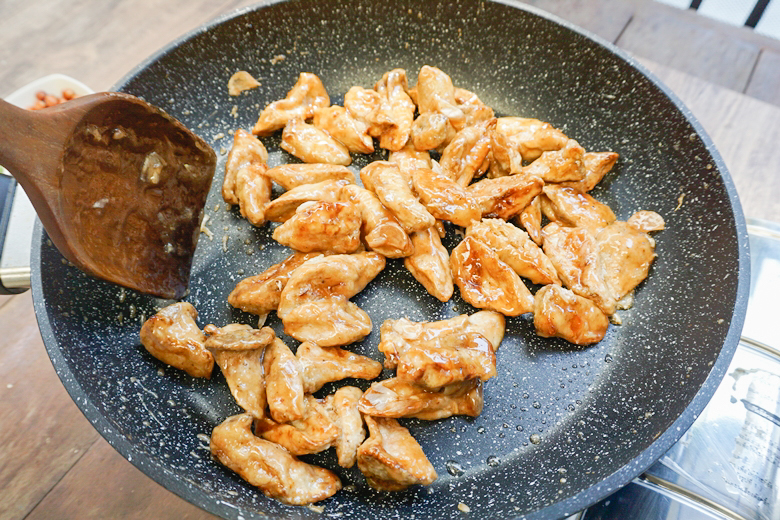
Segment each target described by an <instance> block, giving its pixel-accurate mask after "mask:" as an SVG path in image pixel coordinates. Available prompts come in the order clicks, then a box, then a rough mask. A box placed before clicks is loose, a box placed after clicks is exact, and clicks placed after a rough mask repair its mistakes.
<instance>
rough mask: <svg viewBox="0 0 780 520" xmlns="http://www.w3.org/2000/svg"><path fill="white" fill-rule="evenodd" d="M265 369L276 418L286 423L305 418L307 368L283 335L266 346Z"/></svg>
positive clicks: (270, 401)
mask: <svg viewBox="0 0 780 520" xmlns="http://www.w3.org/2000/svg"><path fill="white" fill-rule="evenodd" d="M263 369H264V370H265V394H266V400H267V401H268V409H269V410H270V412H271V417H272V418H273V420H274V421H276V422H280V423H285V422H290V421H295V420H297V419H301V418H302V417H303V412H304V401H303V396H304V391H303V369H302V367H301V366H300V364H299V363H298V360H297V359H296V357H295V355H294V354H293V353H292V352H291V351H290V348H289V347H288V346H287V345H285V344H284V342H283V341H282V340H280V339H279V338H275V339H274V341H273V342H271V344H270V345H269V346H268V347H267V348H266V349H265V356H264V358H263ZM271 440H273V439H271ZM296 455H300V453H296Z"/></svg>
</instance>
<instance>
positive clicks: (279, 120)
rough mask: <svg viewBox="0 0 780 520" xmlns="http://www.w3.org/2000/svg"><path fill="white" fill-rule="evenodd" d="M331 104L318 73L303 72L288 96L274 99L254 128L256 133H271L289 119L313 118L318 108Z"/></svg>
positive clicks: (280, 127)
mask: <svg viewBox="0 0 780 520" xmlns="http://www.w3.org/2000/svg"><path fill="white" fill-rule="evenodd" d="M329 105H330V98H329V97H328V93H327V92H326V91H325V86H324V85H323V84H322V81H320V78H318V77H317V76H316V75H314V74H311V73H308V72H302V73H301V74H300V75H299V76H298V81H297V82H296V83H295V86H293V88H292V90H290V91H289V92H288V93H287V97H285V98H284V99H280V100H279V101H274V102H273V103H271V104H270V105H268V106H267V107H265V108H264V109H263V111H262V112H261V113H260V117H259V119H258V120H257V123H255V126H254V128H252V133H253V134H255V135H263V136H265V135H271V134H273V133H274V132H276V131H277V130H281V129H282V128H284V126H285V125H286V124H287V122H288V121H290V120H291V119H295V118H301V119H304V120H307V119H311V118H312V116H314V111H315V110H316V109H317V108H324V107H327V106H329Z"/></svg>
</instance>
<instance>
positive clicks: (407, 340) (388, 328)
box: [378, 311, 506, 369]
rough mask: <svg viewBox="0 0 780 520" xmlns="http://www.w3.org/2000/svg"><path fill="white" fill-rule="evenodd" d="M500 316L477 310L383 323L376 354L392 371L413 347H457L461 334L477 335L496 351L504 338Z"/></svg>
mask: <svg viewBox="0 0 780 520" xmlns="http://www.w3.org/2000/svg"><path fill="white" fill-rule="evenodd" d="M505 327H506V321H505V319H504V315H503V314H499V313H498V312H494V311H479V312H476V313H474V314H471V315H468V314H461V315H460V316H455V317H454V318H449V319H446V320H439V321H423V322H414V321H409V320H408V319H406V318H401V319H398V320H386V321H385V322H384V323H383V324H382V326H381V328H380V342H379V347H378V348H379V351H380V352H382V353H383V354H384V355H385V368H389V369H394V368H396V366H397V365H398V359H399V358H400V356H401V354H403V353H404V352H406V350H408V349H410V348H412V347H418V346H422V347H425V348H446V347H448V346H450V345H453V344H457V343H458V341H459V338H460V337H461V336H462V335H463V334H479V335H481V336H483V337H484V338H486V339H487V340H488V341H489V342H490V344H491V345H492V347H493V350H494V351H495V350H498V347H499V346H500V345H501V341H502V340H503V338H504V329H505Z"/></svg>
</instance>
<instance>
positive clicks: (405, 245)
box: [342, 184, 414, 258]
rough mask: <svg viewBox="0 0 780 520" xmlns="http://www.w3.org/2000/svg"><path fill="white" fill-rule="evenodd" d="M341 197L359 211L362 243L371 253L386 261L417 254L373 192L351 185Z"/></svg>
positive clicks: (392, 216) (407, 237) (403, 232)
mask: <svg viewBox="0 0 780 520" xmlns="http://www.w3.org/2000/svg"><path fill="white" fill-rule="evenodd" d="M342 195H343V196H344V197H345V198H346V199H347V200H349V201H350V202H352V203H353V204H355V205H356V206H357V207H358V208H359V209H360V216H361V219H362V225H361V232H362V235H363V240H364V241H365V243H366V246H367V247H368V248H369V249H370V250H371V251H375V252H377V253H379V254H381V255H382V256H385V257H387V258H402V257H405V256H409V255H411V254H412V253H413V252H414V246H413V245H412V241H411V239H410V238H409V235H408V234H407V233H406V231H404V228H403V227H401V224H400V223H399V222H398V219H397V218H395V216H394V215H393V214H392V213H391V212H390V210H388V209H387V208H386V207H384V205H382V203H381V202H380V201H379V199H378V198H377V196H376V195H374V193H373V192H370V191H368V190H367V189H365V188H361V187H360V186H356V185H353V184H350V185H348V186H344V189H343V191H342Z"/></svg>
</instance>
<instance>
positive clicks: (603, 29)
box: [525, 0, 634, 43]
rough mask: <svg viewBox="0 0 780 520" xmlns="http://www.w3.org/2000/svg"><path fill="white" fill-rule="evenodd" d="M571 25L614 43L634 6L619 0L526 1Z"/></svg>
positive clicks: (629, 18) (629, 17)
mask: <svg viewBox="0 0 780 520" xmlns="http://www.w3.org/2000/svg"><path fill="white" fill-rule="evenodd" d="M525 3H526V4H529V5H532V6H534V7H538V8H540V9H544V10H545V11H547V12H548V13H552V14H554V15H556V16H558V17H560V18H563V19H564V20H567V21H569V22H571V23H573V24H574V25H577V26H579V27H582V28H583V29H585V30H587V31H590V32H592V33H594V34H597V35H599V36H601V37H602V38H604V39H605V40H607V41H610V42H613V43H614V42H615V40H617V38H618V36H619V35H620V33H621V32H623V29H625V27H626V25H628V22H629V21H630V20H631V16H632V14H633V12H634V6H633V5H631V3H626V2H624V1H622V0H525Z"/></svg>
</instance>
